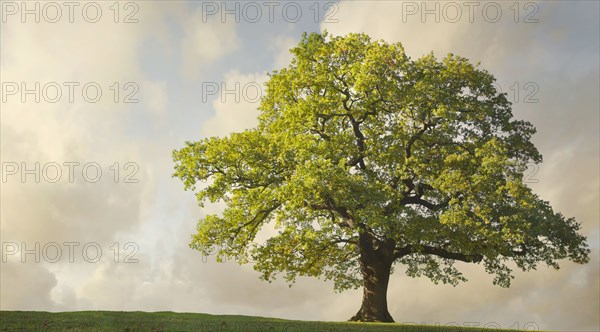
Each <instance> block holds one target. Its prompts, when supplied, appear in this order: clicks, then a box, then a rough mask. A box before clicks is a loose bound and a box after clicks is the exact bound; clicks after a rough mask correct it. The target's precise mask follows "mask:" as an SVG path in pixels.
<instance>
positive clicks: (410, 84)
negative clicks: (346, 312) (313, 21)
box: [173, 33, 589, 321]
mask: <svg viewBox="0 0 600 332" xmlns="http://www.w3.org/2000/svg"><path fill="white" fill-rule="evenodd" d="M291 52H292V53H293V55H294V57H293V59H292V62H291V64H290V65H289V66H288V67H287V68H284V69H281V70H278V71H275V72H273V73H272V74H271V75H270V79H269V80H268V82H267V83H266V93H265V95H264V96H263V98H262V100H261V103H260V107H259V110H260V115H259V125H258V127H257V128H254V129H251V130H246V131H243V132H239V133H234V134H231V135H229V136H227V137H210V138H205V139H202V140H200V141H198V142H186V146H185V147H183V148H182V149H180V150H176V151H174V153H173V157H174V161H175V174H174V175H175V176H177V177H179V178H180V179H181V180H182V181H183V183H184V184H185V188H186V189H191V190H195V191H196V192H197V197H198V201H199V202H200V205H201V206H202V204H203V203H204V202H207V201H211V202H217V201H223V202H225V203H226V208H225V210H224V212H223V213H222V214H219V215H208V216H206V217H205V218H203V219H201V220H200V221H199V223H198V227H197V230H198V232H197V234H195V235H194V236H193V239H192V242H191V244H190V245H191V247H192V248H194V249H198V250H200V251H202V252H204V253H205V254H209V253H211V252H213V250H214V249H215V247H216V248H217V250H218V255H219V256H221V257H227V258H236V259H238V260H239V261H240V262H242V263H247V262H248V261H249V260H250V259H252V260H253V261H255V264H254V268H255V269H256V270H257V271H259V272H260V273H261V274H262V278H263V279H265V280H272V279H273V278H275V276H276V275H277V274H278V273H283V275H284V277H285V279H286V280H288V281H290V282H293V281H294V279H295V278H296V277H297V276H313V277H322V278H324V279H327V280H332V281H333V283H334V286H335V288H336V290H340V291H341V290H345V289H349V288H356V287H360V286H363V287H364V290H365V293H364V298H363V305H362V307H361V309H360V310H359V312H358V313H357V314H356V316H354V317H353V319H354V320H366V321H393V320H392V318H391V316H390V315H389V313H388V311H387V300H386V292H387V284H388V280H389V275H390V273H391V272H392V267H393V265H394V264H395V263H400V264H402V265H404V266H405V267H406V274H407V275H409V276H412V277H417V276H426V277H428V278H430V279H431V280H433V282H435V283H438V282H443V283H450V284H453V285H455V284H456V283H458V282H459V281H464V280H466V279H465V278H464V276H463V275H462V274H461V272H460V271H459V270H458V269H457V268H456V266H455V265H454V263H455V262H456V261H463V262H471V263H478V264H482V265H483V266H484V268H485V270H486V271H487V272H488V273H490V274H493V275H495V278H494V283H495V284H498V285H500V286H503V287H508V286H509V285H510V280H511V278H512V275H511V268H510V267H509V265H507V263H508V262H514V263H515V265H516V266H517V267H518V268H520V269H522V270H524V271H527V270H530V269H535V268H536V266H537V265H538V264H539V263H545V264H547V265H549V266H552V267H555V268H558V267H559V265H558V261H559V260H561V259H569V260H572V261H574V262H577V263H586V262H587V261H588V253H589V249H588V247H587V245H586V242H585V240H586V239H585V237H584V236H582V235H580V234H579V233H578V231H579V228H580V225H579V224H578V223H577V222H576V221H575V220H574V219H573V218H565V217H564V216H563V215H562V214H560V213H556V212H554V211H553V210H552V208H551V206H550V205H549V203H548V202H546V201H543V200H542V199H540V198H539V197H538V195H536V194H535V193H533V192H532V190H531V189H530V188H529V187H527V186H526V184H525V183H524V182H523V173H524V171H525V170H526V169H527V166H528V164H530V163H540V162H541V161H542V156H541V155H540V153H539V152H538V150H537V149H536V147H535V146H534V145H533V144H532V143H531V141H530V139H531V136H532V135H533V134H534V133H535V128H534V127H533V126H532V125H531V124H530V123H529V122H526V121H520V120H515V119H514V118H513V115H512V112H511V104H510V102H509V101H508V100H507V98H506V95H505V94H503V93H499V92H498V91H497V90H496V88H495V87H494V82H495V79H494V77H493V76H492V75H491V74H490V73H488V72H487V71H486V70H483V69H480V68H479V66H474V65H472V64H471V63H469V61H468V60H467V59H465V58H462V57H459V56H456V55H453V54H449V55H448V56H446V57H445V58H444V59H442V60H437V59H436V58H435V57H434V55H433V54H430V55H426V56H424V57H421V58H419V59H417V60H413V59H411V58H409V57H408V56H407V55H406V54H405V52H404V49H403V47H402V45H401V44H399V43H396V44H389V43H386V42H383V41H372V40H371V39H370V38H369V37H368V36H367V35H365V34H350V35H347V36H342V37H332V36H330V35H328V34H327V33H324V34H316V33H313V34H310V35H308V34H305V35H304V36H303V39H302V40H301V42H300V43H299V45H298V46H297V47H295V48H294V49H292V50H291ZM199 183H203V185H202V186H198V184H199ZM269 222H274V225H275V228H276V230H277V234H276V235H274V236H272V237H271V238H269V239H268V240H267V241H266V242H264V243H257V242H256V241H254V239H255V236H256V234H257V232H258V231H259V230H260V229H261V228H262V227H263V226H265V224H267V223H269Z"/></svg>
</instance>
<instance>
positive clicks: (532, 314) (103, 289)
mask: <svg viewBox="0 0 600 332" xmlns="http://www.w3.org/2000/svg"><path fill="white" fill-rule="evenodd" d="M71 3H72V4H66V3H62V2H54V3H47V2H27V3H26V5H22V4H21V2H20V1H19V2H11V1H2V3H1V4H2V12H1V14H2V17H1V19H2V23H1V47H0V48H1V60H0V61H1V62H0V69H1V81H2V103H1V125H0V129H1V135H0V136H1V145H0V147H1V156H0V159H1V162H2V182H1V183H0V185H1V194H0V197H1V206H0V208H1V209H0V211H1V212H0V218H1V224H0V230H1V235H0V238H1V242H2V248H1V249H2V262H1V265H0V267H1V274H0V278H1V279H0V280H1V283H0V292H1V301H0V307H1V309H2V310H46V311H66V310H68V311H71V310H132V311H133V310H144V311H159V310H160V311H162V310H171V311H179V312H206V313H214V314H248V315H260V316H272V317H282V318H291V319H306V320H346V319H348V318H349V317H350V316H352V315H353V314H354V313H355V312H356V311H357V310H358V308H359V306H360V300H361V294H362V290H357V291H349V292H345V293H342V294H336V293H334V292H333V290H332V285H331V284H329V283H326V282H323V281H319V280H315V279H300V280H298V282H297V283H296V284H295V286H294V287H292V288H289V287H288V286H287V284H285V283H284V282H274V283H272V284H269V283H265V282H262V281H260V280H259V279H258V273H257V272H254V271H253V270H252V268H251V266H239V265H237V264H236V263H235V262H226V263H216V262H215V261H214V257H208V258H207V257H202V256H201V255H200V253H198V252H194V251H193V250H191V249H189V247H188V243H189V240H190V236H191V234H192V233H193V232H194V229H195V226H196V222H197V220H198V219H199V218H201V217H202V216H203V215H205V214H207V213H215V212H218V207H209V208H207V209H201V208H199V207H198V206H197V203H196V201H195V196H194V194H193V193H192V192H185V191H184V190H183V186H182V184H181V183H180V182H179V180H178V179H174V178H172V177H171V174H172V170H173V163H172V161H171V151H172V150H173V149H175V148H179V147H182V146H183V144H184V142H185V141H186V140H198V139H200V138H201V137H206V136H223V135H227V134H228V133H231V132H234V131H239V130H243V129H245V128H251V127H253V126H255V125H256V124H257V121H256V115H257V111H256V110H255V108H256V106H257V100H258V98H257V96H260V94H261V93H262V92H263V91H262V83H263V82H264V81H265V79H266V78H267V73H268V72H270V71H272V70H275V69H277V68H281V67H283V66H286V64H287V63H288V62H289V60H290V55H289V52H288V49H289V48H290V47H292V46H294V44H296V43H297V42H298V41H299V40H300V37H301V34H302V32H305V31H307V32H313V31H323V30H325V29H326V30H328V31H329V32H330V33H332V34H334V35H344V34H347V33H350V32H365V33H367V34H369V35H370V36H372V37H373V38H375V39H384V40H386V41H389V42H401V43H403V45H404V47H405V49H406V51H407V53H408V54H409V55H410V56H411V57H413V58H416V57H419V56H421V55H423V54H425V53H428V52H430V51H434V52H435V54H436V55H438V56H440V57H443V56H444V55H445V54H447V53H449V52H452V53H455V54H458V55H461V56H464V57H467V58H469V59H470V60H471V61H473V62H481V65H482V67H483V68H486V69H488V70H489V71H490V72H492V73H493V74H495V75H496V77H497V78H498V87H499V88H500V89H501V90H502V91H504V92H507V93H508V96H509V98H510V99H511V100H512V101H513V103H514V105H513V106H514V107H513V110H514V114H515V116H516V117H518V118H520V119H525V120H528V121H531V122H532V123H533V124H534V125H535V126H536V127H537V129H538V133H537V134H536V135H535V137H534V142H535V144H536V145H537V146H538V148H539V150H540V151H541V152H542V154H543V155H544V163H543V164H541V165H540V166H539V168H531V170H529V173H528V178H529V180H530V181H529V182H530V185H531V187H532V188H534V190H535V191H536V192H537V193H538V194H539V195H540V196H541V197H542V198H543V199H545V200H549V201H550V202H551V204H552V206H553V207H554V208H555V209H556V210H557V211H560V212H562V213H563V214H565V215H566V216H573V217H575V218H576V219H577V220H578V221H579V222H581V223H582V224H583V232H584V233H585V234H586V235H587V236H588V238H589V243H590V246H591V248H592V252H593V253H592V261H591V262H590V263H589V264H587V265H585V266H580V265H575V264H570V263H568V262H564V263H563V264H562V268H561V269H560V270H558V271H556V270H553V269H550V268H545V267H540V268H539V269H538V270H537V271H532V272H529V273H516V279H515V280H514V281H513V283H512V286H511V288H510V289H503V288H499V287H497V286H494V285H492V277H491V276H488V275H486V274H485V272H483V268H482V267H481V266H478V265H473V266H470V265H464V271H465V275H466V276H467V277H468V278H469V280H470V281H469V282H467V283H463V284H461V285H459V286H457V287H452V286H448V285H434V284H433V283H431V282H430V281H429V280H426V279H411V278H409V277H406V276H405V275H404V274H403V269H402V267H398V268H397V269H396V270H397V271H396V274H395V275H394V276H393V277H392V279H391V282H390V289H389V293H388V297H389V300H388V301H389V307H390V313H391V314H392V316H393V317H394V318H395V320H396V321H398V322H415V323H424V322H426V323H429V324H436V323H438V324H441V325H444V324H454V325H457V324H458V325H476V324H479V325H480V326H484V325H488V326H497V327H498V326H499V327H505V328H509V327H512V328H523V327H530V328H531V327H539V328H540V329H555V330H598V329H599V328H600V320H599V314H598V312H600V305H599V302H600V300H599V296H600V271H599V266H600V265H599V260H598V259H599V255H598V253H599V242H600V241H599V219H600V218H599V217H600V216H599V210H600V203H599V201H600V197H599V187H600V181H599V172H598V171H599V167H600V165H599V149H600V146H599V133H600V128H599V123H600V120H599V113H600V112H599V108H600V105H599V92H598V91H599V89H600V84H599V77H600V72H599V40H600V36H599V31H600V27H599V15H600V13H599V4H598V2H596V1H581V2H577V1H545V2H534V1H530V2H516V1H502V2H500V1H498V2H477V1H474V2H450V3H448V2H427V3H424V4H422V2H420V1H418V2H411V1H340V2H316V1H303V2H286V3H287V4H286V3H283V2H282V3H274V2H228V3H227V4H226V5H223V4H222V3H221V2H220V1H219V2H200V1H189V2H184V1H177V2H168V1H148V2H129V3H126V2H120V3H118V4H117V5H114V3H113V2H112V1H110V2H104V1H97V2H71ZM24 6H26V7H24ZM36 99H37V100H36ZM36 260H37V261H36Z"/></svg>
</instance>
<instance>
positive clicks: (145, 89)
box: [140, 81, 168, 114]
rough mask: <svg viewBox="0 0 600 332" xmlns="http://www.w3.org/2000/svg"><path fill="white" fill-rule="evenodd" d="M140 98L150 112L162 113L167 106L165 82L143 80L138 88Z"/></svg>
mask: <svg viewBox="0 0 600 332" xmlns="http://www.w3.org/2000/svg"><path fill="white" fill-rule="evenodd" d="M140 90H141V92H142V98H141V100H144V101H145V103H146V107H148V110H149V111H150V112H153V113H155V114H163V113H165V111H166V107H167V100H168V97H167V84H166V82H164V81H160V82H158V81H145V82H144V84H143V85H142V87H141V88H140Z"/></svg>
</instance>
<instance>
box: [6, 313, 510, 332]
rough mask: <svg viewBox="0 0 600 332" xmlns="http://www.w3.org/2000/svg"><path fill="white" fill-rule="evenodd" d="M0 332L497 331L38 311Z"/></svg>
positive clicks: (13, 317)
mask: <svg viewBox="0 0 600 332" xmlns="http://www.w3.org/2000/svg"><path fill="white" fill-rule="evenodd" d="M0 331H128V332H134V331H140V332H141V331H155V332H159V331H160V332H163V331H165V332H166V331H202V332H213V331H214V332H216V331H219V332H220V331H232V332H233V331H235V332H255V331H256V332H258V331H265V332H267V331H268V332H298V331H311V332H326V331H328V332H333V331H335V332H346V331H349V332H352V331H365V332H367V331H374V332H375V331H377V332H383V331H402V332H412V331H415V332H451V331H452V332H457V331H470V332H475V331H486V332H487V331H499V330H497V329H483V328H469V327H446V326H425V325H402V324H386V323H350V322H310V321H293V320H285V319H278V318H265V317H251V316H234V315H222V316H221V315H219V316H218V315H208V314H196V313H176V312H140V311H135V312H116V311H78V312H58V313H50V312H41V311H0ZM504 331H511V330H504ZM512 331H514V330H512Z"/></svg>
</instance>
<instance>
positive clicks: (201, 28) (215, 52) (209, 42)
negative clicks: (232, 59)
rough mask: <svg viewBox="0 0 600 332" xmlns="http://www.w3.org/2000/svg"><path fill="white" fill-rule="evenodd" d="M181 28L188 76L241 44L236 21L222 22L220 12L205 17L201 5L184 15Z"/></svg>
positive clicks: (186, 75) (193, 75) (196, 74)
mask: <svg viewBox="0 0 600 332" xmlns="http://www.w3.org/2000/svg"><path fill="white" fill-rule="evenodd" d="M182 28H183V31H184V32H185V36H184V37H183V39H182V41H181V52H182V56H183V63H182V73H183V75H184V76H185V77H187V78H195V77H197V76H198V75H199V74H200V72H201V70H202V69H203V68H206V67H207V66H210V65H211V64H212V63H213V62H215V61H217V60H219V59H220V58H221V57H223V56H225V55H227V54H229V53H231V52H233V51H235V50H237V49H238V48H239V46H240V45H239V44H240V41H239V37H238V35H237V29H236V28H237V27H236V25H235V24H234V22H231V21H224V22H222V21H220V20H219V19H218V17H217V16H214V17H213V16H211V17H210V18H203V13H202V10H201V8H198V9H197V10H196V11H195V12H194V13H193V14H192V15H190V16H189V17H186V18H185V21H184V22H183V26H182Z"/></svg>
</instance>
